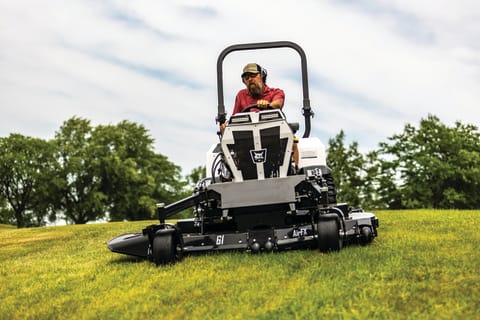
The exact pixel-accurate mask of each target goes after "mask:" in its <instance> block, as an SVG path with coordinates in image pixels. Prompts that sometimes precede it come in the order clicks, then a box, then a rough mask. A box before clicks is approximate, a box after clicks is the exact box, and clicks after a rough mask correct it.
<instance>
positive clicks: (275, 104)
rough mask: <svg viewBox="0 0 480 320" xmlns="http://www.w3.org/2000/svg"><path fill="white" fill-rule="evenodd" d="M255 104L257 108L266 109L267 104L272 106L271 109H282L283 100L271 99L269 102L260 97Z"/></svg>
mask: <svg viewBox="0 0 480 320" xmlns="http://www.w3.org/2000/svg"><path fill="white" fill-rule="evenodd" d="M257 106H258V108H259V109H266V108H267V107H268V106H270V107H272V108H273V109H282V107H283V100H273V101H272V102H270V101H268V100H263V99H260V100H258V101H257Z"/></svg>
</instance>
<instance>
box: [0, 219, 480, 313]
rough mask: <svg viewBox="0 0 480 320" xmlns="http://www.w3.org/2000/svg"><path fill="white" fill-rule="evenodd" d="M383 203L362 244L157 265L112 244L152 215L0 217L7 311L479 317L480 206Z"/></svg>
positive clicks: (1, 295)
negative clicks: (412, 207)
mask: <svg viewBox="0 0 480 320" xmlns="http://www.w3.org/2000/svg"><path fill="white" fill-rule="evenodd" d="M376 214H377V215H378V217H379V219H380V228H379V237H378V238H377V239H375V241H374V242H373V243H372V244H371V245H370V246H367V247H360V246H350V247H347V248H345V249H343V250H342V251H341V252H339V253H332V254H322V253H320V252H318V251H316V250H303V251H289V252H281V253H273V254H260V255H251V254H248V253H239V252H232V253H219V254H206V255H196V256H188V257H186V258H185V259H184V260H183V261H182V262H181V263H177V264H175V265H169V266H160V267H156V266H155V265H154V264H152V263H150V262H147V261H138V260H135V259H131V258H128V257H126V256H122V255H118V254H114V253H111V252H110V251H109V250H108V249H107V248H106V247H105V244H106V242H107V241H108V240H109V239H111V238H112V237H114V236H117V235H119V234H121V233H124V232H130V231H140V230H141V229H142V228H143V227H144V226H146V225H147V224H149V223H150V222H145V221H143V222H135V223H109V224H97V225H81V226H62V227H44V228H34V229H20V230H18V229H13V228H0V301H2V303H1V304H0V318H1V319H54V318H62V319H76V318H82V319H132V318H134V319H138V318H145V319H182V318H189V319H247V318H248V319H320V318H326V319H332V318H335V319H337V318H339V319H343V318H347V319H366V318H376V319H478V310H480V299H479V298H478V297H480V289H479V288H480V286H479V284H480V273H479V270H480V254H479V253H478V245H479V243H480V234H479V231H480V211H428V210H418V211H382V212H376Z"/></svg>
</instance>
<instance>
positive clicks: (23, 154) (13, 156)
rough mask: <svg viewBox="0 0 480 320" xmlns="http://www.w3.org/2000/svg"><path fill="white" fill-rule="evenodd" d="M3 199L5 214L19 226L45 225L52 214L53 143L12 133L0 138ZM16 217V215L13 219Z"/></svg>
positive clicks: (0, 181)
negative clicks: (48, 216) (50, 200)
mask: <svg viewBox="0 0 480 320" xmlns="http://www.w3.org/2000/svg"><path fill="white" fill-rule="evenodd" d="M0 150H2V152H1V153H0V194H2V197H1V198H2V199H3V200H2V199H0V202H1V203H3V204H5V201H6V202H8V206H9V207H6V206H2V210H1V211H2V217H3V219H5V220H7V221H12V220H14V221H15V223H16V225H17V227H19V228H22V227H25V226H32V225H42V224H43V223H44V222H43V221H44V217H45V216H46V215H48V214H52V212H53V206H52V205H51V204H50V203H49V201H48V200H47V201H45V200H46V199H50V191H51V189H52V184H51V181H52V177H53V172H54V161H53V160H54V159H53V157H52V155H53V146H52V144H51V143H49V142H46V141H44V140H41V139H36V138H31V137H26V136H23V135H20V134H11V135H10V136H9V137H6V138H0ZM12 218H13V219H12Z"/></svg>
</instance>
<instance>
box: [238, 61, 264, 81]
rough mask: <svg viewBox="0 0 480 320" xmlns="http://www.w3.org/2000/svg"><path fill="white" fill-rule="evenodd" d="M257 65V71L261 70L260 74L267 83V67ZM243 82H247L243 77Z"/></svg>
mask: <svg viewBox="0 0 480 320" xmlns="http://www.w3.org/2000/svg"><path fill="white" fill-rule="evenodd" d="M256 65H257V71H258V72H260V75H261V76H262V82H263V83H267V69H264V68H262V66H261V65H259V64H256ZM242 82H243V83H245V80H243V78H242Z"/></svg>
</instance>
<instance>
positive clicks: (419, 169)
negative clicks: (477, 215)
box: [380, 115, 480, 209]
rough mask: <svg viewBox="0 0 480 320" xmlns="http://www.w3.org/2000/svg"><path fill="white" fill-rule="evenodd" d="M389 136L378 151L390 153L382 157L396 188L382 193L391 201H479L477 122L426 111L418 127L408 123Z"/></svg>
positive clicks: (458, 204) (447, 204) (456, 204)
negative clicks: (445, 120) (444, 119)
mask: <svg viewBox="0 0 480 320" xmlns="http://www.w3.org/2000/svg"><path fill="white" fill-rule="evenodd" d="M389 140H390V143H381V144H380V147H381V149H380V153H381V154H382V155H384V156H386V157H385V159H389V158H390V159H391V160H385V161H384V169H385V171H386V172H389V173H388V174H389V175H390V178H391V179H395V180H396V182H397V185H398V188H399V192H398V193H391V194H390V195H387V193H388V192H387V193H386V196H387V197H388V200H389V202H390V203H395V204H396V205H395V206H398V207H403V208H459V209H473V208H479V207H480V193H479V192H478V190H480V133H479V131H478V128H477V127H475V126H473V125H463V124H461V123H460V122H457V123H456V124H455V126H453V127H448V126H446V125H444V124H442V123H441V122H440V120H439V119H438V118H437V117H436V116H433V115H429V116H428V117H427V118H426V119H422V120H421V121H420V125H419V128H415V127H414V126H412V125H410V124H407V125H406V126H405V127H404V131H403V133H400V134H396V135H393V136H392V137H390V138H389ZM394 172H395V173H396V175H395V176H394V174H393V173H394ZM400 195H401V197H400Z"/></svg>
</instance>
